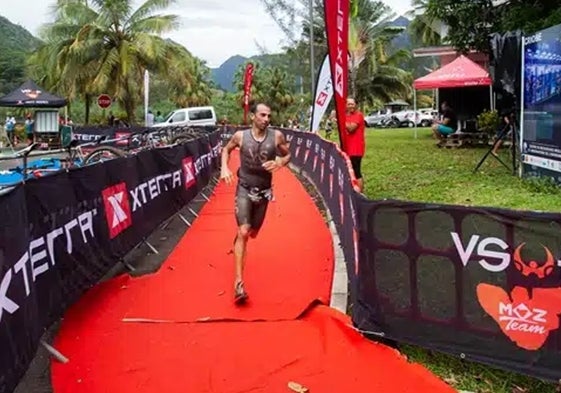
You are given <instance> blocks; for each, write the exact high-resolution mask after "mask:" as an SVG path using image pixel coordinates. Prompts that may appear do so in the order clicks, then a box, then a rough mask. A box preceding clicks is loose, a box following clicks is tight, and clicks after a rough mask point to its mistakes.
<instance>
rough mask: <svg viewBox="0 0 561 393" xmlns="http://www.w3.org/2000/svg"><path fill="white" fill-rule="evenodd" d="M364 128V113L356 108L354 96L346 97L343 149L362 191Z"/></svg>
mask: <svg viewBox="0 0 561 393" xmlns="http://www.w3.org/2000/svg"><path fill="white" fill-rule="evenodd" d="M365 128H366V125H365V122H364V115H363V114H362V112H360V111H359V110H357V108H356V101H355V99H354V98H348V99H347V116H346V119H345V131H346V134H345V135H343V138H342V139H343V151H344V152H345V153H347V155H348V156H349V159H350V160H351V164H352V166H353V172H354V175H355V178H356V180H357V183H358V188H359V191H360V192H362V189H363V186H364V183H363V180H362V172H361V170H360V167H361V162H362V157H363V156H364V150H365V147H366V146H365V141H364V130H365Z"/></svg>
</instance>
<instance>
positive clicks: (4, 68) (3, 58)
mask: <svg viewBox="0 0 561 393" xmlns="http://www.w3.org/2000/svg"><path fill="white" fill-rule="evenodd" d="M0 37H2V39H1V40H0V94H2V95H4V94H7V93H9V92H10V91H12V90H13V89H15V88H16V87H18V86H19V85H20V84H21V83H22V82H24V80H25V61H26V58H27V56H28V55H29V54H30V53H32V52H33V51H34V50H35V48H37V46H38V45H39V44H40V43H41V41H40V40H39V39H38V38H36V37H34V36H33V34H31V33H30V32H29V31H27V30H26V29H25V28H23V27H21V26H19V25H16V24H14V23H12V22H10V21H9V20H8V19H6V18H4V17H3V16H0Z"/></svg>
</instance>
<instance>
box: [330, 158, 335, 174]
mask: <svg viewBox="0 0 561 393" xmlns="http://www.w3.org/2000/svg"><path fill="white" fill-rule="evenodd" d="M334 169H335V159H334V158H333V157H332V156H329V170H330V171H331V172H333V170H334Z"/></svg>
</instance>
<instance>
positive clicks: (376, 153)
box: [362, 129, 561, 212]
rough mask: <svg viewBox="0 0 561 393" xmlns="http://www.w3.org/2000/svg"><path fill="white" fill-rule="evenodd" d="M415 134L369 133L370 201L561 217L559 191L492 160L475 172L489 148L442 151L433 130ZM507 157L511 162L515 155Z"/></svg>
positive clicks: (367, 184) (366, 167)
mask: <svg viewBox="0 0 561 393" xmlns="http://www.w3.org/2000/svg"><path fill="white" fill-rule="evenodd" d="M413 135H414V131H413V130H411V129H399V130H392V129H388V130H368V131H367V138H366V143H367V153H366V156H365V158H364V163H363V169H362V171H363V174H364V178H365V179H364V181H365V190H364V192H365V194H366V195H368V197H370V198H372V199H382V198H397V199H404V200H409V201H422V202H437V203H449V204H455V205H475V206H494V207H505V208H511V209H521V210H543V211H554V212H561V198H560V196H561V192H560V190H559V189H558V188H557V187H554V186H551V185H550V184H548V183H547V182H544V181H535V180H533V181H530V180H528V179H525V180H523V179H520V178H519V177H517V176H512V175H511V174H510V172H509V171H507V169H506V168H505V167H504V166H502V165H501V164H500V163H499V162H498V161H497V160H495V159H494V158H493V157H492V156H489V157H488V158H487V160H485V162H484V163H483V165H482V167H481V168H480V170H479V171H478V172H476V173H473V169H474V168H475V166H476V165H477V163H478V162H479V160H481V158H482V157H483V156H484V154H485V153H486V151H487V150H488V149H485V148H463V149H445V148H442V149H439V148H437V147H436V146H435V143H436V142H435V140H434V139H433V138H432V137H431V135H430V130H427V129H419V130H418V139H414V136H413ZM501 158H502V159H503V161H504V162H506V163H510V154H509V150H507V149H503V150H502V151H501Z"/></svg>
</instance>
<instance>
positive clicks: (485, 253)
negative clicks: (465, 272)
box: [451, 232, 510, 273]
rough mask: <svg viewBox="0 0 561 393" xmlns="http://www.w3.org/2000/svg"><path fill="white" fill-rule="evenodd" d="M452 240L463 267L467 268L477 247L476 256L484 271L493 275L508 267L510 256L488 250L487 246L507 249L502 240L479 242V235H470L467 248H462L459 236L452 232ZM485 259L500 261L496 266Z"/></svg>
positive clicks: (488, 239) (495, 238)
mask: <svg viewBox="0 0 561 393" xmlns="http://www.w3.org/2000/svg"><path fill="white" fill-rule="evenodd" d="M451 235H452V240H453V241H454V245H455V246H456V250H457V251H458V255H459V256H460V260H461V261H462V264H463V265H464V266H467V264H468V262H469V260H470V259H471V258H472V256H473V254H474V251H475V248H476V247H477V252H476V255H477V256H479V257H482V258H481V259H480V260H479V261H478V262H479V264H480V265H481V266H482V267H483V268H484V269H485V270H488V271H490V272H493V273H499V272H502V271H503V270H505V269H506V268H507V267H508V266H509V265H510V254H509V253H507V252H501V251H493V250H490V249H489V246H493V245H494V246H496V247H498V248H500V249H502V250H506V249H507V248H508V244H506V243H505V242H504V241H503V240H502V239H499V238H497V237H488V238H484V239H482V240H481V241H480V240H479V239H480V236H479V235H472V236H471V238H470V239H469V242H468V244H467V247H464V245H463V243H462V240H461V239H460V236H459V235H458V234H457V233H456V232H452V233H451ZM485 258H494V259H497V260H499V261H500V263H499V264H498V265H497V264H491V263H489V262H487V260H486V259H485Z"/></svg>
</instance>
